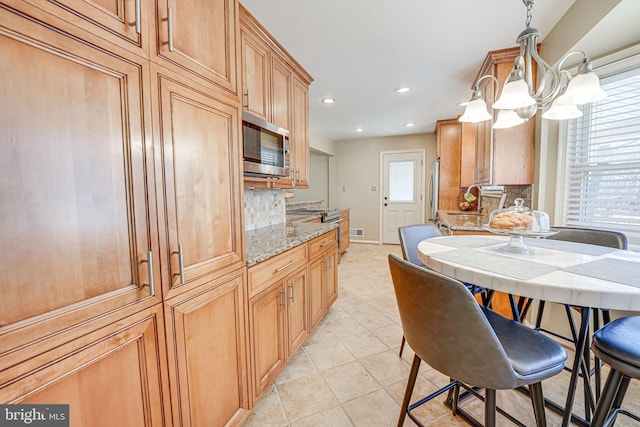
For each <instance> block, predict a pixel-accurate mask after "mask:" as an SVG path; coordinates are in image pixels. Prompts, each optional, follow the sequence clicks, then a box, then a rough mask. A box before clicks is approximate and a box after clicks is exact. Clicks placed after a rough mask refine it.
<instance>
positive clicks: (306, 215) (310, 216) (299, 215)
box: [287, 212, 322, 223]
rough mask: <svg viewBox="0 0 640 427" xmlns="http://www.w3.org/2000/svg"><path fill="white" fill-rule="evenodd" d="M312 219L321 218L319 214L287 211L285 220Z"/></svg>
mask: <svg viewBox="0 0 640 427" xmlns="http://www.w3.org/2000/svg"><path fill="white" fill-rule="evenodd" d="M314 219H322V215H321V214H309V213H291V212H287V222H288V223H294V222H306V221H311V220H314Z"/></svg>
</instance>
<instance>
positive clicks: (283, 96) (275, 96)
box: [271, 55, 293, 145]
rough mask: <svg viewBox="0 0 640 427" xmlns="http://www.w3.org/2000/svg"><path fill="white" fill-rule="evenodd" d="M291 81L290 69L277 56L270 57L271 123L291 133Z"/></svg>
mask: <svg viewBox="0 0 640 427" xmlns="http://www.w3.org/2000/svg"><path fill="white" fill-rule="evenodd" d="M292 79H293V73H292V71H291V69H290V68H289V67H287V65H286V64H285V63H284V62H283V61H281V60H279V59H278V57H277V56H275V55H271V122H272V123H273V124H275V125H276V126H279V127H282V128H285V129H287V130H289V131H291V107H292V103H291V90H292V89H293V80H292ZM290 139H291V138H290ZM290 142H291V141H290ZM292 145H293V144H292Z"/></svg>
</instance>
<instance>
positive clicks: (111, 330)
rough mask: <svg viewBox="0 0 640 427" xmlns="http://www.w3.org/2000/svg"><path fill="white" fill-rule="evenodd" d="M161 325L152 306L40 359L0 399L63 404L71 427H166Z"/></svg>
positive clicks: (158, 311)
mask: <svg viewBox="0 0 640 427" xmlns="http://www.w3.org/2000/svg"><path fill="white" fill-rule="evenodd" d="M162 323H163V320H162V306H161V305H160V304H157V305H156V306H155V307H154V308H153V309H151V310H147V311H146V312H142V313H138V314H136V315H134V316H131V317H129V318H126V319H124V320H122V321H120V322H116V323H114V324H112V325H109V326H107V327H105V328H102V329H99V330H97V331H95V332H93V333H91V334H88V335H86V336H83V337H82V338H80V339H77V340H75V341H71V342H69V343H67V344H65V345H64V346H62V347H60V348H58V349H56V351H53V352H50V353H49V354H45V355H41V356H40V357H39V358H38V360H36V361H37V362H39V363H38V364H37V367H35V368H34V369H33V372H31V373H30V375H28V376H24V377H20V378H18V379H16V381H14V382H10V383H8V384H9V385H7V386H6V387H0V401H1V402H3V403H6V402H9V403H23V404H69V405H70V421H71V422H70V425H71V426H73V427H76V426H77V427H79V426H89V425H90V426H96V427H101V426H104V427H112V426H130V427H138V426H162V425H167V423H168V422H170V419H169V414H170V410H169V408H168V407H166V405H167V404H168V402H169V396H168V395H166V390H167V388H166V385H167V384H166V360H165V359H164V358H163V354H165V347H164V340H163V332H162V327H163V325H162ZM50 357H53V359H52V360H46V358H50ZM25 363H33V361H28V362H25ZM106 385H108V387H107V386H106Z"/></svg>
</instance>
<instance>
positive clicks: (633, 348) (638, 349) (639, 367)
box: [591, 316, 640, 427]
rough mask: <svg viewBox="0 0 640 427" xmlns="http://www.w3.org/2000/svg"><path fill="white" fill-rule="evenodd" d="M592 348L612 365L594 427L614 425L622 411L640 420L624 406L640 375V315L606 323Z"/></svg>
mask: <svg viewBox="0 0 640 427" xmlns="http://www.w3.org/2000/svg"><path fill="white" fill-rule="evenodd" d="M591 349H592V350H593V352H594V353H595V355H596V356H597V357H598V358H599V359H600V360H602V361H603V362H605V363H606V364H608V365H609V366H611V371H610V372H609V376H608V377H607V382H606V383H605V385H604V389H603V391H602V394H601V395H600V399H599V400H598V405H597V406H596V411H595V413H594V414H593V421H592V422H591V426H592V427H600V426H609V425H612V424H613V423H614V422H615V419H616V417H617V415H618V414H619V413H621V414H624V415H627V416H629V417H631V418H633V419H635V420H636V421H640V417H638V416H636V415H634V414H632V413H630V412H628V411H625V410H624V409H622V408H621V405H622V401H623V399H624V395H625V393H626V392H627V388H628V387H629V382H630V381H631V378H640V316H629V317H622V318H620V319H616V320H614V321H612V322H610V323H608V324H607V325H605V326H603V327H602V328H601V329H599V330H598V331H596V333H595V334H593V340H592V342H591Z"/></svg>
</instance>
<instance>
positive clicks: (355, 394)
mask: <svg viewBox="0 0 640 427" xmlns="http://www.w3.org/2000/svg"><path fill="white" fill-rule="evenodd" d="M389 253H393V254H396V255H398V256H401V252H400V247H399V246H393V245H373V244H352V245H351V247H350V248H349V250H348V251H347V252H346V254H345V255H344V256H343V257H342V260H341V262H340V265H339V282H340V290H339V297H338V300H337V301H336V303H335V304H334V305H333V307H332V308H331V309H330V311H329V313H327V315H326V316H325V318H324V319H323V320H322V322H321V323H320V324H319V325H318V326H317V328H316V329H315V330H314V332H313V333H312V334H311V336H309V338H308V339H307V340H306V342H305V343H304V344H303V346H302V348H300V349H299V350H298V352H297V353H296V354H295V355H294V357H293V358H292V359H291V361H290V362H289V363H288V364H287V366H286V367H285V368H284V370H283V371H282V373H281V374H280V375H279V376H278V378H277V379H276V382H275V384H274V385H273V386H272V387H271V388H270V389H269V390H268V391H267V392H266V393H265V395H264V397H263V398H262V399H261V400H260V401H259V402H258V403H257V404H256V406H255V408H254V410H253V414H252V415H251V416H250V418H249V419H248V420H247V422H246V423H245V426H251V427H253V426H256V427H263V426H318V427H329V426H330V427H342V426H345V427H346V426H363V427H365V426H366V427H377V426H380V427H386V426H395V425H396V424H397V421H398V415H399V413H400V403H401V401H402V397H403V394H404V389H405V384H406V379H407V376H408V374H409V369H410V365H411V361H412V359H413V352H412V351H411V349H410V348H405V351H404V354H403V357H402V358H400V357H398V349H399V346H400V340H401V338H402V328H401V326H400V319H399V317H398V311H397V307H396V302H395V296H394V293H393V285H392V283H391V278H390V275H389V267H388V263H387V255H388V254H389ZM568 378H569V374H568V373H562V374H560V375H558V376H556V377H554V378H553V379H551V380H547V381H545V382H544V383H543V389H544V393H545V397H550V398H552V399H554V400H557V401H558V402H564V396H565V393H566V391H565V384H567V383H568ZM447 381H448V379H447V378H446V377H444V376H443V375H441V374H440V373H438V372H436V371H434V370H432V369H430V368H429V367H428V366H427V365H424V364H423V366H422V367H421V369H420V373H419V379H418V383H417V384H416V390H415V392H414V396H413V398H414V400H417V399H419V398H421V397H424V396H426V395H428V394H429V393H431V392H433V391H435V390H437V389H438V388H440V387H441V386H442V385H444V384H446V382H447ZM576 396H577V400H583V399H582V392H581V391H579V392H578V394H577V395H576ZM442 401H443V398H440V397H439V398H437V399H434V400H432V401H431V402H428V403H427V404H425V405H423V406H421V407H420V408H418V409H417V410H416V411H415V412H414V413H415V414H417V415H418V417H419V418H420V419H421V420H422V422H423V423H424V424H426V425H433V426H438V427H440V426H442V427H449V426H466V425H467V424H466V423H464V422H463V421H462V420H461V419H460V418H459V417H453V416H452V415H451V413H450V411H449V410H448V409H447V408H446V407H445V406H444V405H443V404H442ZM498 405H499V406H501V407H503V408H504V409H505V410H507V411H508V412H509V413H511V414H513V415H515V416H516V418H518V419H520V420H521V421H522V422H523V423H525V424H526V425H527V426H529V425H534V424H535V423H534V421H533V414H532V410H531V404H530V400H529V399H528V398H527V397H526V396H524V395H523V394H522V393H519V392H515V391H499V392H498ZM462 406H463V408H465V409H467V410H468V411H469V412H472V413H473V414H474V416H476V417H478V419H480V420H481V419H482V414H483V406H482V403H481V402H480V401H479V400H477V399H468V400H467V401H465V402H463V404H462ZM576 406H577V407H578V408H580V407H581V404H580V402H577V404H576ZM625 407H628V409H630V410H632V411H633V412H635V413H640V387H639V385H638V384H637V383H636V382H635V381H634V382H632V385H631V388H630V390H629V392H628V394H627V397H626V398H625ZM578 411H581V410H580V409H578ZM560 421H561V418H560V416H558V415H557V414H555V413H553V412H551V411H547V423H548V425H549V426H559V425H560ZM405 425H406V426H413V425H414V423H413V422H412V421H411V420H410V419H408V418H407V419H406V420H405ZM498 425H499V426H502V425H507V426H508V425H512V424H511V423H510V422H508V421H507V420H506V419H505V418H502V417H501V416H499V417H498ZM639 425H640V424H639V423H637V422H635V421H633V420H630V419H628V418H626V417H622V416H621V417H619V421H618V422H616V426H639Z"/></svg>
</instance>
